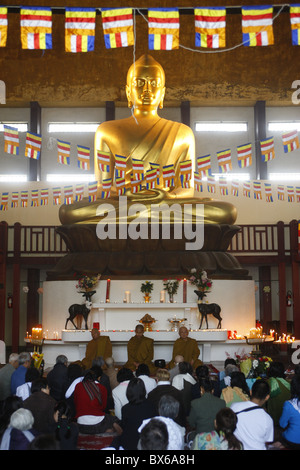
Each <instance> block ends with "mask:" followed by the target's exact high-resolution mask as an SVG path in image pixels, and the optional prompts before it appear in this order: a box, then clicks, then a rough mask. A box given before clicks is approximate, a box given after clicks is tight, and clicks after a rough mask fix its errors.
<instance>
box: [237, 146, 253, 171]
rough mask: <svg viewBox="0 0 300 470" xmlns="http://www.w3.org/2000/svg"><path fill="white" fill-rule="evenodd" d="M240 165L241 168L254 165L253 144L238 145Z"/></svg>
mask: <svg viewBox="0 0 300 470" xmlns="http://www.w3.org/2000/svg"><path fill="white" fill-rule="evenodd" d="M237 158H238V165H239V167H240V168H246V167H248V166H251V165H252V144H251V143H249V144H244V145H239V146H238V147H237Z"/></svg>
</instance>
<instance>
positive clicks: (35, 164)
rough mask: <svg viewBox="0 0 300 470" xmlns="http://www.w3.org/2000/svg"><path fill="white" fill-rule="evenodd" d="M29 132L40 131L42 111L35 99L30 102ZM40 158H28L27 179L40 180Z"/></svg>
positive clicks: (38, 132) (39, 132)
mask: <svg viewBox="0 0 300 470" xmlns="http://www.w3.org/2000/svg"><path fill="white" fill-rule="evenodd" d="M29 128H30V132H33V133H35V134H41V132H42V111H41V107H40V105H39V103H38V102H37V101H31V103H30V126H29ZM41 159H42V155H41V156H40V158H39V159H38V160H36V159H34V158H29V181H41Z"/></svg>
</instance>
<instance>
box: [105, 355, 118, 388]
mask: <svg viewBox="0 0 300 470" xmlns="http://www.w3.org/2000/svg"><path fill="white" fill-rule="evenodd" d="M105 366H106V367H105V369H104V371H103V372H104V373H105V374H106V375H107V376H108V378H109V383H110V388H111V389H112V390H113V389H114V388H115V387H116V386H117V385H119V382H118V381H117V373H118V369H117V368H116V366H115V361H114V359H113V358H112V357H107V358H106V359H105Z"/></svg>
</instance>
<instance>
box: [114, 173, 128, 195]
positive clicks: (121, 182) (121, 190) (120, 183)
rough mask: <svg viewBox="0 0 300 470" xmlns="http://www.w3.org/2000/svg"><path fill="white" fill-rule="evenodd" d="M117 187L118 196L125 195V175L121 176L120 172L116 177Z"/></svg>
mask: <svg viewBox="0 0 300 470" xmlns="http://www.w3.org/2000/svg"><path fill="white" fill-rule="evenodd" d="M115 183H116V188H117V191H118V196H123V195H124V194H125V192H126V187H125V176H120V175H119V174H118V173H117V174H116V178H115Z"/></svg>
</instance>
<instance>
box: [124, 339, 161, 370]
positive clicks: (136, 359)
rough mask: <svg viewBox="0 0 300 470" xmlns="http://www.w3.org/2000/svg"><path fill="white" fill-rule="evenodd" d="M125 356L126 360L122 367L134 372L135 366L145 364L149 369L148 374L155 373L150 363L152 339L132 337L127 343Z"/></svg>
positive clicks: (152, 353)
mask: <svg viewBox="0 0 300 470" xmlns="http://www.w3.org/2000/svg"><path fill="white" fill-rule="evenodd" d="M127 354H128V360H127V362H126V364H124V367H127V368H128V369H131V370H136V368H137V366H136V364H146V365H147V366H148V367H149V369H150V373H154V372H155V371H156V367H155V366H154V364H153V363H152V361H153V355H154V350H153V339H151V338H147V337H146V336H141V337H138V336H133V337H132V338H130V340H129V341H128V344H127Z"/></svg>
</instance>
